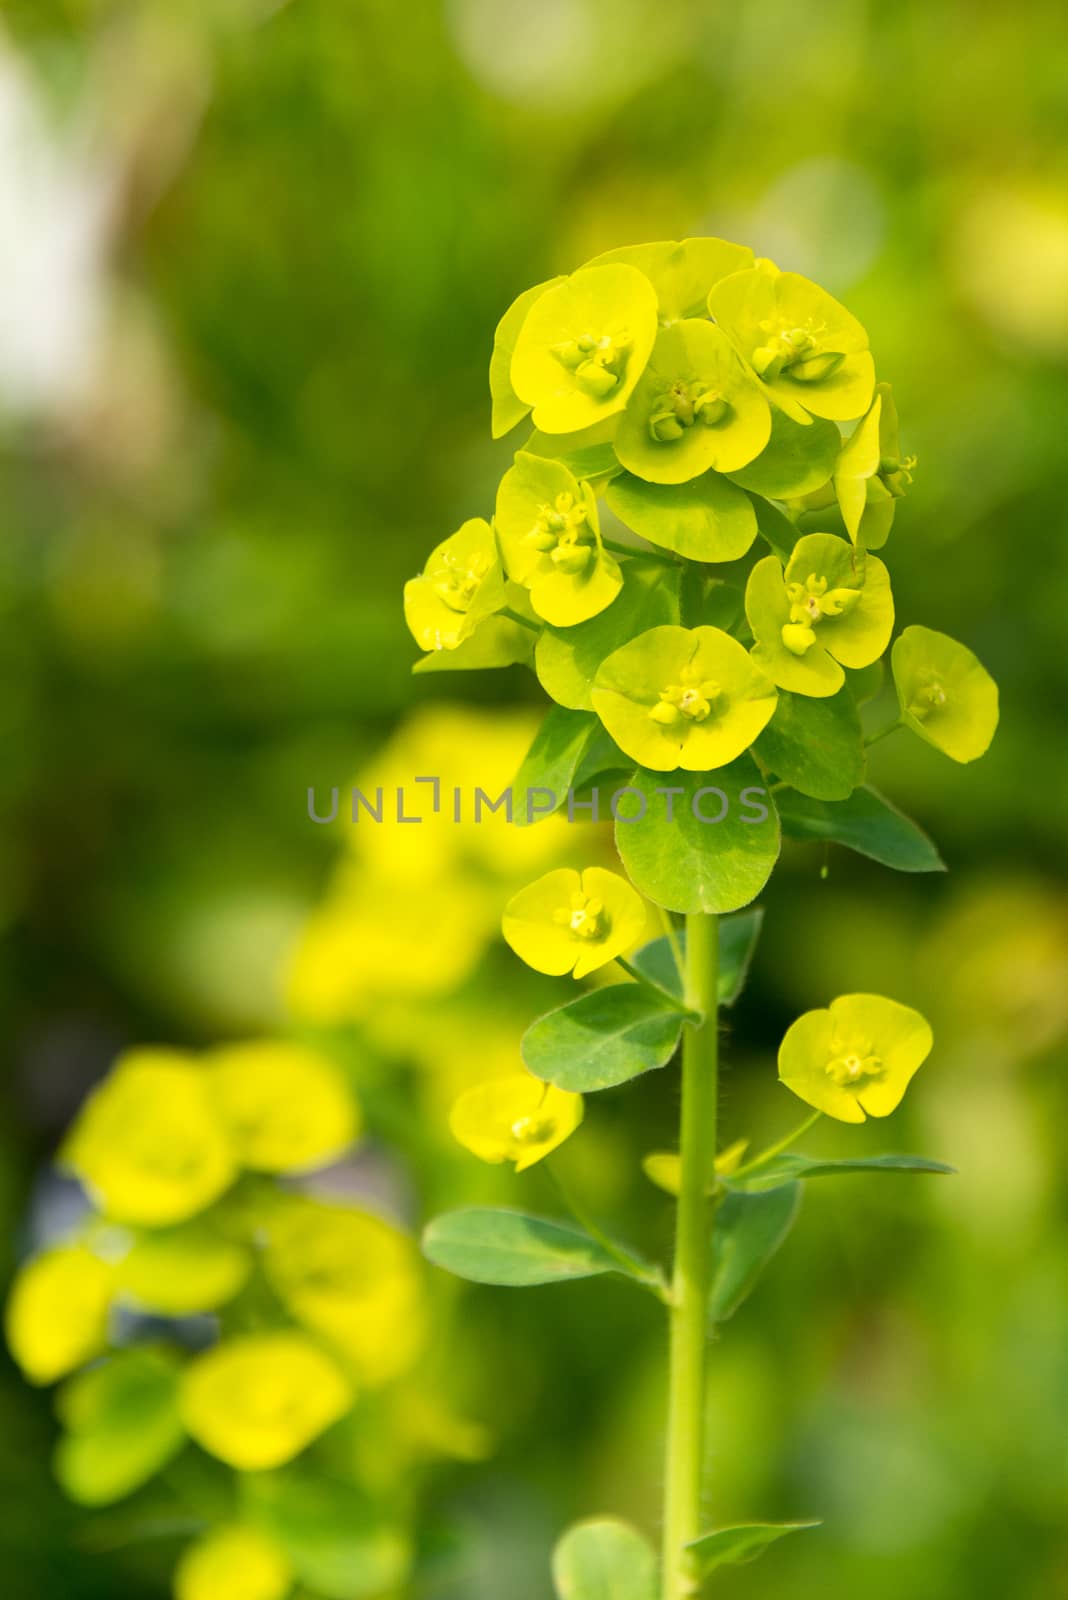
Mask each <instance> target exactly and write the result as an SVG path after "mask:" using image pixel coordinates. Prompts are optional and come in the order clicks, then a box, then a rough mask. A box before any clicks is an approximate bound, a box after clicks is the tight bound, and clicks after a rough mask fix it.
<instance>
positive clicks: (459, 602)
mask: <svg viewBox="0 0 1068 1600" xmlns="http://www.w3.org/2000/svg"><path fill="white" fill-rule="evenodd" d="M489 566H490V560H489V557H488V556H485V555H475V556H472V557H471V559H470V560H469V561H468V562H467V563H466V564H465V563H464V562H463V561H461V560H460V559H459V558H458V557H457V556H455V555H451V554H449V555H446V556H445V558H444V560H443V561H442V563H441V566H440V567H438V568H437V570H436V571H435V572H434V573H433V574H432V577H431V582H432V583H433V585H434V592H435V594H436V595H438V597H439V598H440V599H442V600H444V602H445V604H446V605H447V606H448V607H449V609H450V610H451V611H467V610H469V609H470V606H471V603H472V601H473V600H474V598H475V595H476V594H477V593H478V590H479V586H480V584H481V583H482V580H483V578H484V577H485V576H486V573H487V572H488V570H489Z"/></svg>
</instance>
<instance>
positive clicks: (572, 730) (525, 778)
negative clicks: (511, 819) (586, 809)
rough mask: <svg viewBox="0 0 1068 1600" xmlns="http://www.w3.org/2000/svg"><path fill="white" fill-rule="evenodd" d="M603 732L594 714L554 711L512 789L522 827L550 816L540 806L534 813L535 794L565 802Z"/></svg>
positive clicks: (537, 736)
mask: <svg viewBox="0 0 1068 1600" xmlns="http://www.w3.org/2000/svg"><path fill="white" fill-rule="evenodd" d="M601 731H602V728H601V721H600V718H599V717H596V716H595V715H594V714H593V712H592V711H571V710H568V708H567V707H566V706H553V707H552V709H551V710H550V711H549V713H548V715H547V716H546V718H545V720H544V722H543V723H542V725H541V727H540V728H539V729H538V731H537V733H536V734H535V736H534V743H533V744H532V745H531V747H530V749H529V750H528V751H527V753H526V755H525V756H524V757H523V764H522V766H521V767H520V768H519V771H518V772H517V773H516V775H515V781H514V783H513V785H512V788H513V791H514V793H515V820H516V823H517V824H518V826H519V827H521V828H522V827H527V826H529V825H530V823H532V822H537V821H539V820H540V819H541V818H542V817H545V816H548V815H549V813H548V812H547V811H545V810H544V809H543V808H541V807H539V806H535V807H534V808H533V811H532V810H531V806H530V795H531V793H532V791H534V790H537V789H540V790H542V791H543V792H544V791H545V790H546V789H547V790H549V791H550V793H551V794H553V795H554V796H555V797H556V799H557V802H558V803H560V802H562V801H563V800H564V799H565V798H566V796H567V791H568V790H569V789H570V788H571V786H572V783H573V782H574V778H575V774H576V773H577V772H578V770H579V767H580V766H581V764H582V761H583V758H584V757H585V755H586V754H587V752H588V750H589V748H590V745H591V744H592V743H593V742H594V740H595V739H597V738H598V736H599V735H600V733H601Z"/></svg>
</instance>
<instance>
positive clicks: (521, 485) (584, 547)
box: [497, 450, 623, 628]
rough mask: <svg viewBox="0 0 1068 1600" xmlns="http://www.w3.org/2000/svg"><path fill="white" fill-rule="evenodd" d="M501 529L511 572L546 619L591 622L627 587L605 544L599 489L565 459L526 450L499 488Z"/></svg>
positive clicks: (560, 623) (563, 622) (559, 623)
mask: <svg viewBox="0 0 1068 1600" xmlns="http://www.w3.org/2000/svg"><path fill="white" fill-rule="evenodd" d="M497 533H498V536H499V538H500V541H501V550H502V553H503V555H504V562H505V566H506V567H507V569H508V576H509V577H510V578H514V579H515V581H516V583H521V584H522V585H523V587H524V588H526V589H529V590H530V603H531V605H532V606H533V607H534V610H535V611H536V612H537V614H538V616H539V617H544V618H545V620H546V622H552V623H555V624H556V625H557V626H559V627H565V628H566V627H570V626H572V625H573V624H574V623H576V622H586V621H587V620H588V619H589V618H590V617H593V616H596V615H597V613H598V611H603V610H604V608H605V606H607V605H610V604H611V603H612V601H613V600H614V599H615V597H616V595H617V594H618V593H619V591H620V588H621V587H622V584H623V577H622V574H621V572H620V570H619V562H618V561H616V559H615V557H614V556H611V555H609V554H608V552H607V551H606V550H605V549H604V546H603V545H602V543H601V533H600V526H599V523H598V520H597V502H596V500H595V498H594V495H593V491H592V489H591V488H590V486H589V484H588V483H581V484H580V483H579V481H578V479H577V478H574V477H572V475H571V473H570V472H569V471H568V469H567V468H566V467H565V466H563V465H561V463H560V462H559V461H549V460H546V459H545V458H544V457H542V456H532V455H527V454H526V453H525V452H524V451H522V450H521V451H520V452H519V454H518V455H517V456H516V458H515V466H514V467H512V468H511V469H510V471H508V472H506V473H505V475H504V477H503V478H502V479H501V485H500V488H499V489H498V491H497Z"/></svg>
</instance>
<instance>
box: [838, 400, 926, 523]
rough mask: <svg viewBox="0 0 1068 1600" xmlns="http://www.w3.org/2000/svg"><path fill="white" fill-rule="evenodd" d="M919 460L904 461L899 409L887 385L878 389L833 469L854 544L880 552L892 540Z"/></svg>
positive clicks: (840, 502)
mask: <svg viewBox="0 0 1068 1600" xmlns="http://www.w3.org/2000/svg"><path fill="white" fill-rule="evenodd" d="M915 465H916V458H915V457H914V456H909V457H908V459H907V460H902V458H901V447H900V445H899V443H898V422H897V407H896V406H895V405H894V399H893V396H892V395H891V393H890V385H889V384H888V383H880V384H877V385H876V387H875V399H874V400H873V401H872V403H871V409H870V410H869V412H868V414H867V416H865V417H862V418H861V420H860V422H858V423H857V426H856V429H855V431H854V432H853V434H852V435H851V437H850V438H849V439H847V440H846V442H845V444H844V445H843V446H842V449H841V452H840V454H839V456H838V460H837V462H836V463H835V468H834V490H835V494H836V495H837V496H838V504H839V506H840V507H841V511H842V520H843V521H844V523H845V525H846V528H847V530H848V532H849V537H850V538H851V539H852V541H853V543H854V544H858V543H859V544H863V546H864V548H865V549H866V550H878V549H880V548H881V547H882V546H883V545H884V544H885V543H886V540H887V536H888V535H889V532H890V525H891V523H892V522H893V520H894V508H895V506H896V505H897V502H898V500H899V499H900V497H901V496H902V495H903V494H904V493H905V490H906V489H907V487H908V485H909V484H910V483H911V482H912V469H913V467H914V466H915Z"/></svg>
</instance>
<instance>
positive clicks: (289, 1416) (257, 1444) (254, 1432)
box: [181, 1331, 353, 1472]
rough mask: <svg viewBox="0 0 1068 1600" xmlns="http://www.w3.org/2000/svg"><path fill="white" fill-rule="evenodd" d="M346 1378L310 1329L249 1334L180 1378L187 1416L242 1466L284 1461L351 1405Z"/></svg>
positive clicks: (199, 1437) (212, 1447) (204, 1438)
mask: <svg viewBox="0 0 1068 1600" xmlns="http://www.w3.org/2000/svg"><path fill="white" fill-rule="evenodd" d="M352 1400H353V1393H352V1388H351V1386H350V1384H349V1382H348V1379H347V1378H346V1377H345V1376H344V1375H343V1373H342V1372H341V1369H340V1368H339V1367H338V1366H337V1364H336V1363H335V1362H334V1361H332V1360H331V1358H330V1357H329V1356H328V1355H327V1354H326V1352H325V1351H324V1350H322V1349H321V1348H320V1347H319V1345H317V1344H316V1343H315V1342H314V1341H313V1340H311V1339H309V1338H308V1337H307V1336H306V1335H305V1334H302V1333H294V1332H290V1331H278V1332H269V1333H251V1334H245V1335H243V1336H241V1337H239V1338H236V1339H227V1340H225V1341H224V1343H222V1344H220V1345H216V1346H215V1348H214V1349H212V1350H209V1351H207V1353H206V1354H205V1355H202V1356H199V1357H198V1358H197V1359H196V1360H195V1361H193V1362H192V1363H191V1364H190V1365H189V1366H188V1367H187V1368H186V1370H185V1375H184V1378H183V1381H182V1396H181V1407H182V1421H183V1422H184V1423H185V1426H186V1428H187V1429H188V1430H189V1432H190V1433H191V1434H192V1436H193V1438H194V1439H195V1440H196V1442H197V1443H198V1444H199V1445H201V1446H202V1447H203V1449H205V1450H207V1451H208V1452H209V1454H211V1455H213V1456H218V1458H219V1460H220V1461H225V1462H226V1463H227V1465H228V1466H231V1467H236V1468H237V1470H238V1471H239V1472H264V1471H268V1470H269V1469H270V1468H272V1467H280V1466H281V1465H282V1464H283V1462H286V1461H290V1460H292V1458H293V1457H294V1456H295V1455H299V1453H300V1452H301V1451H302V1450H303V1449H304V1448H305V1446H307V1445H309V1444H311V1442H312V1440H313V1439H317V1438H318V1437H319V1435H320V1434H321V1433H323V1432H325V1430H326V1429H327V1428H329V1427H330V1426H331V1425H332V1424H333V1423H335V1422H336V1421H337V1420H338V1418H339V1417H341V1416H342V1415H343V1414H344V1413H345V1412H346V1411H347V1410H348V1409H349V1406H350V1405H351V1404H352Z"/></svg>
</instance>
